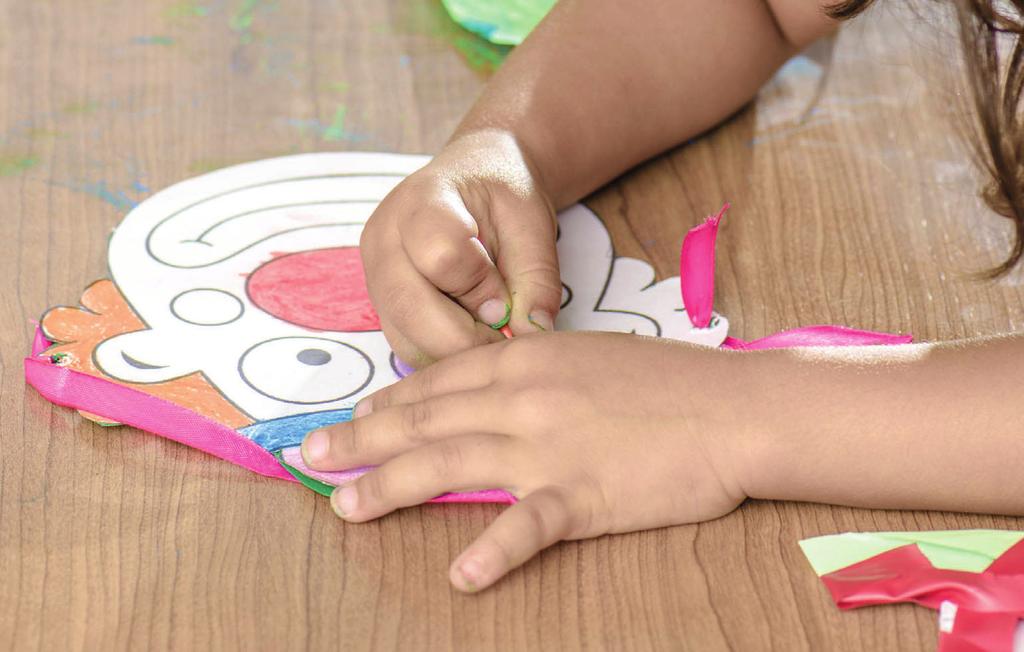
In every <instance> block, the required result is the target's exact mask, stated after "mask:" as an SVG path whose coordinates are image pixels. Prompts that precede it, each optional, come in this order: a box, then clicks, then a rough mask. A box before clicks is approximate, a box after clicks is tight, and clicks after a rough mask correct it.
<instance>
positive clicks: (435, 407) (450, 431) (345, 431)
mask: <svg viewBox="0 0 1024 652" xmlns="http://www.w3.org/2000/svg"><path fill="white" fill-rule="evenodd" d="M500 413H501V403H500V401H499V400H498V398H497V396H496V395H494V394H488V393H485V392H475V391H470V392H456V393H454V394H445V395H443V396H435V397H432V398H429V399H427V400H425V401H419V402H417V403H406V404H403V405H397V406H395V407H389V408H384V409H382V410H374V411H373V413H371V414H369V415H366V416H362V417H359V418H358V419H354V420H352V421H347V422H344V423H336V424H334V425H331V426H327V427H325V428H321V429H319V430H314V431H313V432H311V433H309V435H307V436H306V438H305V439H304V440H303V442H302V449H301V450H302V457H303V460H304V461H305V462H306V464H308V465H309V466H310V468H313V469H317V470H319V471H336V470H338V469H351V468H353V467H357V466H365V465H367V464H377V463H379V462H383V461H384V460H387V459H390V458H392V457H394V456H395V455H397V454H400V453H403V452H405V451H408V450H410V449H413V448H416V447H418V446H423V445H425V444H431V443H433V442H437V441H440V440H443V439H448V438H451V437H458V436H461V435H468V434H474V433H482V432H488V431H492V430H493V429H494V426H495V425H496V422H497V419H496V418H495V416H496V415H498V414H500Z"/></svg>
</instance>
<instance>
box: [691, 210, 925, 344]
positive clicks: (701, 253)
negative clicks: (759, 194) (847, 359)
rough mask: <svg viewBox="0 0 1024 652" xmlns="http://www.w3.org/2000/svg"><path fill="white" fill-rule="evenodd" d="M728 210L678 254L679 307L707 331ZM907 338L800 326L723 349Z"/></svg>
mask: <svg viewBox="0 0 1024 652" xmlns="http://www.w3.org/2000/svg"><path fill="white" fill-rule="evenodd" d="M727 210H729V203H728V202H726V203H725V205H723V206H722V209H721V210H720V211H718V213H717V214H716V215H711V216H709V217H707V218H705V219H704V221H703V222H702V223H701V224H699V225H698V226H695V227H693V228H692V229H690V230H689V232H687V234H686V237H685V238H683V246H682V248H681V249H680V251H679V291H680V292H681V293H682V295H683V307H684V308H685V309H686V314H687V315H688V316H689V317H690V323H692V324H693V325H694V326H695V327H696V328H707V326H708V324H709V323H711V310H712V307H713V306H714V303H715V241H716V240H717V238H718V227H719V225H720V224H721V222H722V217H724V216H725V212H726V211H727ZM912 341H913V337H911V336H910V335H894V334H891V333H876V332H873V331H863V330H858V329H855V328H847V327H845V326H803V327H800V328H794V329H791V330H787V331H782V332H781V333H775V334H774V335H769V336H767V337H762V338H761V339H757V340H753V341H751V342H745V341H743V340H740V339H737V338H735V337H727V338H725V341H724V342H723V343H722V348H723V349H734V350H739V351H756V350H759V349H787V348H793V347H801V346H873V345H892V344H909V343H910V342H912Z"/></svg>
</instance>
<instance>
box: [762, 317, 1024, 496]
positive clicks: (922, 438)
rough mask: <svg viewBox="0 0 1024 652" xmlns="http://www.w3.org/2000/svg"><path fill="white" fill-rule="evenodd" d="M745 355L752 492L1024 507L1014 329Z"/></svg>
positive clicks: (1019, 360) (1021, 346) (1019, 355)
mask: <svg viewBox="0 0 1024 652" xmlns="http://www.w3.org/2000/svg"><path fill="white" fill-rule="evenodd" d="M755 355H756V356H757V357H759V358H760V360H756V359H755V358H754V356H751V362H752V363H753V364H754V365H760V366H761V367H760V372H759V373H763V375H761V378H762V381H761V382H760V383H759V384H761V386H762V390H761V391H760V392H758V396H757V397H756V398H754V399H753V402H752V405H750V406H749V407H751V408H752V413H753V414H757V413H759V414H762V415H768V416H767V417H765V419H764V421H762V423H765V424H767V427H766V428H765V430H763V431H761V432H758V433H754V434H752V435H751V438H750V439H749V440H748V444H747V450H748V452H749V453H750V457H749V458H748V459H749V460H750V469H749V471H750V475H749V477H750V478H752V480H751V483H750V486H749V487H747V490H748V492H749V494H750V495H751V496H754V497H763V498H774V499H786V500H801V501H814V502H825V503H836V504H842V505H852V506H860V507H872V508H901V509H935V510H952V511H970V512H984V513H1000V514H1024V416H1022V415H1021V412H1020V406H1021V404H1022V398H1021V394H1022V391H1024V338H1022V337H1004V338H996V339H989V340H979V341H970V342H961V343H950V344H938V345H927V344H920V345H909V346H905V347H865V348H843V349H831V350H828V349H815V350H803V351H801V350H790V351H771V352H764V353H763V354H755Z"/></svg>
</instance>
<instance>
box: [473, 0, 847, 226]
mask: <svg viewBox="0 0 1024 652" xmlns="http://www.w3.org/2000/svg"><path fill="white" fill-rule="evenodd" d="M823 4H825V3H823V2H820V1H816V0H771V1H766V0H730V1H729V2H702V1H693V0H690V1H686V0H654V1H651V2H642V3H635V2H621V1H620V0H599V1H595V0H586V1H584V0H563V1H562V2H559V3H558V4H557V5H556V6H555V8H554V9H553V10H552V12H551V15H550V16H549V17H548V18H547V19H546V20H545V21H544V22H542V23H541V24H540V25H539V26H538V27H537V29H536V31H535V32H534V33H533V34H532V35H531V36H530V38H528V39H527V40H526V42H524V43H523V44H522V45H521V46H520V47H519V48H517V49H516V51H515V52H514V53H513V54H512V55H511V56H510V57H509V58H508V61H507V62H506V63H505V65H504V66H503V67H502V68H501V69H500V70H499V71H498V72H497V74H495V76H494V78H493V79H492V80H491V82H490V83H489V84H488V86H487V89H486V90H485V92H484V94H483V95H482V96H481V98H480V99H479V100H478V101H477V103H476V105H475V106H474V107H473V109H472V110H471V111H470V112H469V114H468V115H467V116H466V118H465V119H464V120H463V122H462V124H461V125H460V126H459V128H458V129H457V131H456V134H455V138H458V137H459V136H460V135H463V134H466V133H472V132H474V131H480V130H485V129H495V128H498V129H503V130H506V131H508V132H509V133H511V134H512V135H514V136H515V137H516V139H517V140H518V141H519V144H520V147H522V148H523V150H524V151H525V152H526V153H527V158H528V159H529V160H531V161H532V162H533V164H534V165H535V167H536V171H537V175H538V177H539V180H540V185H541V188H542V189H543V190H544V191H545V192H546V193H547V195H548V197H550V198H551V200H552V202H553V203H554V204H555V207H556V208H562V207H564V206H566V205H568V204H570V203H572V202H574V201H576V200H578V199H579V198H580V197H582V196H584V195H586V194H587V193H589V192H591V191H593V190H594V189H596V188H598V187H600V186H601V185H603V184H605V183H607V182H608V181H610V180H611V179H613V178H615V177H616V176H618V175H619V174H621V173H622V172H623V171H625V170H627V169H629V168H630V167H632V166H634V165H636V164H637V163H640V162H641V161H643V160H645V159H647V158H650V157H651V156H654V155H656V154H658V153H660V152H662V151H664V150H666V149H669V148H671V147H673V146H675V145H677V144H679V143H681V142H684V141H685V140H687V139H688V138H691V137H693V136H694V135H696V134H698V133H700V132H702V131H705V130H707V129H709V128H711V127H713V126H714V125H715V124H717V123H719V122H721V121H722V120H723V119H725V118H726V117H727V116H728V115H730V114H731V113H733V112H734V111H736V110H737V109H739V108H740V107H741V106H742V105H743V104H744V103H746V102H748V101H749V100H750V99H751V98H752V97H753V96H754V94H755V93H756V92H757V90H758V89H759V88H760V87H761V85H762V84H764V82H765V81H766V80H767V79H768V78H769V77H770V76H771V75H772V74H773V73H774V72H775V70H776V69H777V68H778V67H779V65H781V64H782V63H783V62H784V61H785V60H786V59H788V58H789V57H791V56H793V55H794V54H795V53H796V52H798V51H799V50H801V49H802V48H804V47H805V46H807V45H809V44H810V43H812V42H813V41H814V40H816V39H818V38H819V37H821V36H823V35H825V34H827V33H829V32H830V31H831V30H833V29H834V28H835V21H833V20H831V19H829V18H828V17H827V16H826V15H825V12H824V10H823V8H822V7H823Z"/></svg>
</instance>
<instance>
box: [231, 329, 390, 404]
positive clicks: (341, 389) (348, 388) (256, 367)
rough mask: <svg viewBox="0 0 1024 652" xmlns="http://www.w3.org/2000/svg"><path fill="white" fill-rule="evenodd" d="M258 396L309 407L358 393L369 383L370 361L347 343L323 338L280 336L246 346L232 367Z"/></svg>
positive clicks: (371, 368)
mask: <svg viewBox="0 0 1024 652" xmlns="http://www.w3.org/2000/svg"><path fill="white" fill-rule="evenodd" d="M238 367H239V371H240V372H241V375H242V378H243V379H244V380H245V382H246V383H248V384H249V386H250V387H252V388H253V389H255V390H256V391H257V392H259V393H260V394H263V395H264V396H267V397H270V398H272V399H275V400H278V401H283V402H285V403H299V404H302V405H310V404H315V403H330V402H332V401H340V400H342V399H345V398H348V397H349V396H353V395H355V394H358V393H359V392H360V390H362V389H363V388H364V387H366V386H367V385H368V384H369V383H370V380H371V379H372V378H373V362H372V361H371V360H370V358H369V357H368V356H367V355H366V354H365V353H363V352H362V351H360V350H359V349H357V348H355V347H354V346H352V345H350V344H346V343H344V342H338V341H336V340H330V339H327V338H324V337H281V338H277V339H273V340H268V341H266V342H262V343H260V344H257V345H256V346H254V347H252V348H251V349H249V350H248V351H246V352H245V354H244V355H243V356H242V359H241V360H240V361H239V363H238Z"/></svg>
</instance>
